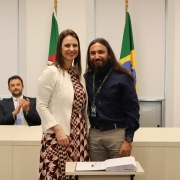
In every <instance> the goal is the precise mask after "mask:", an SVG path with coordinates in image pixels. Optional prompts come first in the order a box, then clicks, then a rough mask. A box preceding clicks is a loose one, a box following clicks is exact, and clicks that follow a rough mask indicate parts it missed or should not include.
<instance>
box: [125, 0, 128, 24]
mask: <svg viewBox="0 0 180 180" xmlns="http://www.w3.org/2000/svg"><path fill="white" fill-rule="evenodd" d="M127 12H128V0H125V20H126V13H127Z"/></svg>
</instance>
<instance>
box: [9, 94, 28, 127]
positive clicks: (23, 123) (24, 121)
mask: <svg viewBox="0 0 180 180" xmlns="http://www.w3.org/2000/svg"><path fill="white" fill-rule="evenodd" d="M12 98H13V102H14V108H15V109H16V107H17V105H18V101H17V100H16V99H23V95H22V96H21V97H20V98H16V97H12ZM21 109H22V108H21ZM21 122H22V125H28V124H27V122H26V119H25V118H24V114H23V109H22V111H21ZM14 125H17V124H16V121H15V123H14Z"/></svg>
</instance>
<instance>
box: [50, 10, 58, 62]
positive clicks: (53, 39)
mask: <svg viewBox="0 0 180 180" xmlns="http://www.w3.org/2000/svg"><path fill="white" fill-rule="evenodd" d="M58 36H59V30H58V23H57V20H56V15H55V13H54V12H53V14H52V23H51V36H50V43H49V55H48V64H51V63H53V62H54V61H55V57H56V44H57V40H58Z"/></svg>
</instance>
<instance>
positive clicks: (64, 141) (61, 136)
mask: <svg viewBox="0 0 180 180" xmlns="http://www.w3.org/2000/svg"><path fill="white" fill-rule="evenodd" d="M52 130H53V131H54V132H55V134H56V138H57V141H58V144H59V145H60V146H62V147H68V146H69V138H68V136H67V135H66V134H65V133H64V131H63V130H62V128H61V127H60V126H59V125H56V126H54V127H52Z"/></svg>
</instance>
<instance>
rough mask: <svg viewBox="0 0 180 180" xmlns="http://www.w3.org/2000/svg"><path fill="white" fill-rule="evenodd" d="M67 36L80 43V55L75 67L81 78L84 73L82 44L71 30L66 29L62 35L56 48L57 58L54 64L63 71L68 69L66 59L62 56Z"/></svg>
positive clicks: (76, 59)
mask: <svg viewBox="0 0 180 180" xmlns="http://www.w3.org/2000/svg"><path fill="white" fill-rule="evenodd" d="M66 36H72V37H74V38H76V40H77V41H78V46H79V53H78V55H77V57H76V58H75V59H74V62H73V65H74V67H75V68H76V70H77V72H78V76H80V75H81V73H82V68H81V49H80V42H79V37H78V36H77V34H76V33H75V32H74V31H73V30H71V29H66V30H64V31H62V32H61V34H60V35H59V38H58V42H57V46H56V58H55V63H54V64H55V66H56V67H57V68H61V69H63V70H65V69H66V67H65V62H64V59H63V56H62V41H63V39H64V38H65V37H66Z"/></svg>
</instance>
